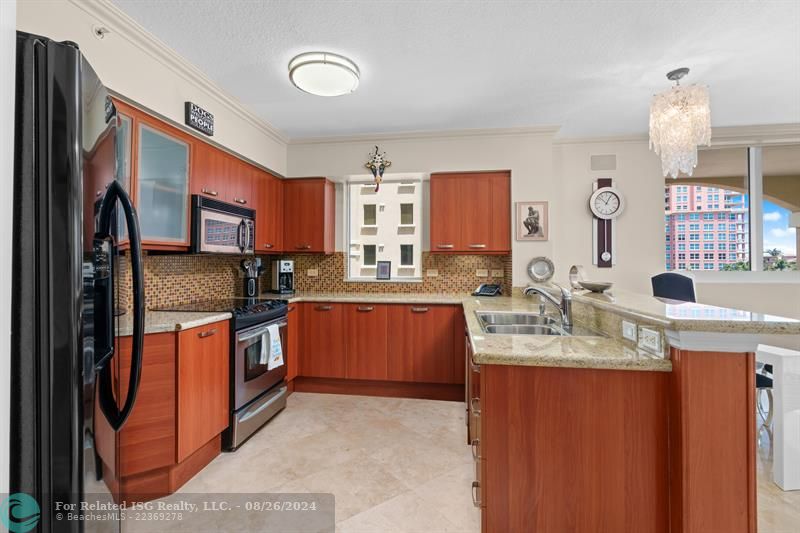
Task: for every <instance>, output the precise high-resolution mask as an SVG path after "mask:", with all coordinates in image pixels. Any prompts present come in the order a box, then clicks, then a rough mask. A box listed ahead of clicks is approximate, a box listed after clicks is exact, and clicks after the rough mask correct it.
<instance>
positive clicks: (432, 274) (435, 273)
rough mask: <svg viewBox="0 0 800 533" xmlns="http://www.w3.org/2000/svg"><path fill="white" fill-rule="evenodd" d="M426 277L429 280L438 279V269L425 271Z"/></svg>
mask: <svg viewBox="0 0 800 533" xmlns="http://www.w3.org/2000/svg"><path fill="white" fill-rule="evenodd" d="M427 275H428V277H429V278H438V277H439V269H438V268H429V269H428V271H427Z"/></svg>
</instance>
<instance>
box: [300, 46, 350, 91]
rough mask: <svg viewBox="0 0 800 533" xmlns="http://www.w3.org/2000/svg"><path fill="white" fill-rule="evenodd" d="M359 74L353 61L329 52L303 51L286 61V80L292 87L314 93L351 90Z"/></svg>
mask: <svg viewBox="0 0 800 533" xmlns="http://www.w3.org/2000/svg"><path fill="white" fill-rule="evenodd" d="M360 76H361V73H360V72H359V70H358V67H357V66H356V64H355V63H353V62H352V61H350V60H349V59H347V58H346V57H344V56H340V55H338V54H331V53H329V52H307V53H305V54H300V55H299V56H295V58H294V59H292V60H291V61H289V79H290V80H291V81H292V83H293V84H294V86H295V87H297V88H298V89H300V90H301V91H305V92H307V93H310V94H315V95H317V96H341V95H343V94H347V93H351V92H353V91H355V90H356V88H357V87H358V79H359V77H360Z"/></svg>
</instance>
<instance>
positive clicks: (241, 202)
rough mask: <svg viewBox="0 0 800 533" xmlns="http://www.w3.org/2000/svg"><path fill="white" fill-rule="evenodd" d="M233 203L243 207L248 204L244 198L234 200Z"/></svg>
mask: <svg viewBox="0 0 800 533" xmlns="http://www.w3.org/2000/svg"><path fill="white" fill-rule="evenodd" d="M233 201H234V202H236V203H237V204H242V205H244V204H246V203H247V200H245V199H244V198H234V199H233Z"/></svg>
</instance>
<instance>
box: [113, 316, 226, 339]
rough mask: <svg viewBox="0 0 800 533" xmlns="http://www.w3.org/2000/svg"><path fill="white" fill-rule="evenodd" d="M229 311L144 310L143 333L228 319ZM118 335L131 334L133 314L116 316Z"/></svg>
mask: <svg viewBox="0 0 800 533" xmlns="http://www.w3.org/2000/svg"><path fill="white" fill-rule="evenodd" d="M230 318H231V314H230V313H187V312H183V311H145V313H144V333H145V335H148V334H150V333H164V332H168V331H181V330H184V329H191V328H196V327H198V326H205V325H206V324H213V323H214V322H219V321H220V320H229V319H230ZM117 327H118V330H119V333H118V335H120V336H122V337H126V336H128V335H133V315H131V314H130V313H126V314H124V315H122V316H119V317H117Z"/></svg>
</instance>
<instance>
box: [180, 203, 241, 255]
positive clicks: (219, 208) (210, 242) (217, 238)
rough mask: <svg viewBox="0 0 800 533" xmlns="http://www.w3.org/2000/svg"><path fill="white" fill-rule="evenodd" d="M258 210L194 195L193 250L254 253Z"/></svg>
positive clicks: (195, 251) (193, 251)
mask: <svg viewBox="0 0 800 533" xmlns="http://www.w3.org/2000/svg"><path fill="white" fill-rule="evenodd" d="M255 217H256V212H255V211H254V210H252V209H247V208H246V207H241V206H238V205H232V204H226V203H225V202H220V201H219V200H214V199H211V198H205V197H203V196H200V195H197V194H193V195H192V253H195V254H199V253H214V254H237V255H242V254H252V253H253V250H254V246H255V242H256V235H255V226H256V225H255Z"/></svg>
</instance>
